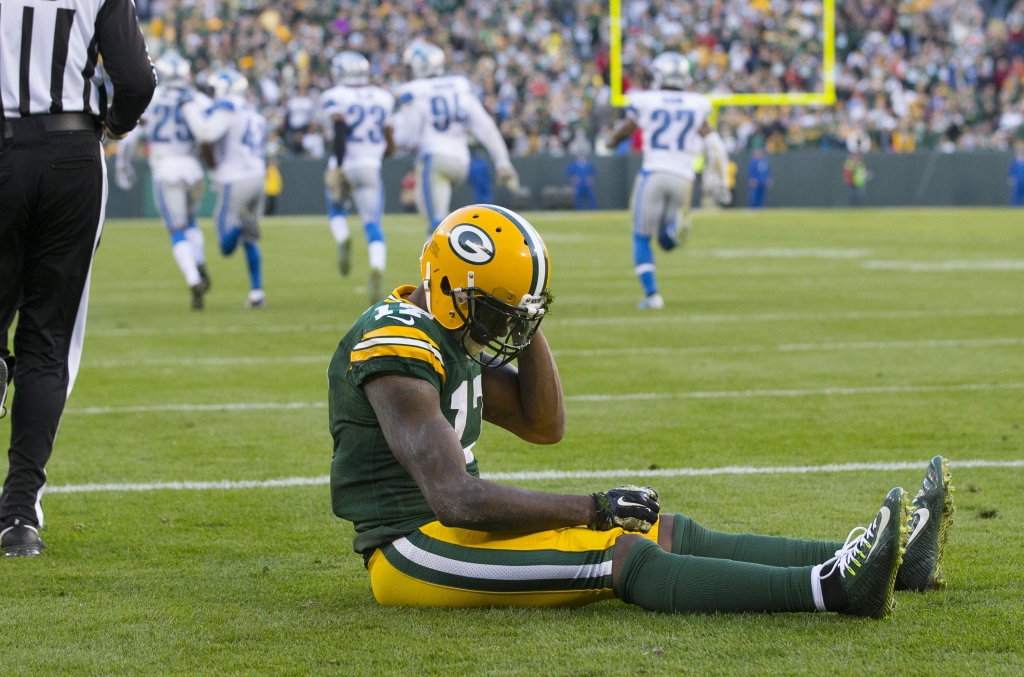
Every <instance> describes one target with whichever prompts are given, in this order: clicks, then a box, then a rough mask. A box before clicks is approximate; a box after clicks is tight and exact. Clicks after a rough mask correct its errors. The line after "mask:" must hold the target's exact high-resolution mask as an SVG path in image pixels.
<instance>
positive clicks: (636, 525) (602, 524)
mask: <svg viewBox="0 0 1024 677" xmlns="http://www.w3.org/2000/svg"><path fill="white" fill-rule="evenodd" d="M591 497H592V498H593V499H594V502H595V503H597V515H596V516H595V517H594V521H593V522H591V523H590V524H588V525H587V526H588V527H589V528H591V529H595V530H597V531H608V530H609V529H614V528H616V527H619V528H621V529H625V530H626V531H639V532H640V533H642V534H646V533H647V532H649V531H650V530H651V527H653V526H654V523H655V522H657V521H658V511H660V510H661V506H660V505H659V504H658V492H657V491H655V490H654V488H653V487H637V486H634V485H632V484H627V485H625V486H621V487H615V488H614V489H611V490H609V491H606V492H604V493H598V494H591Z"/></svg>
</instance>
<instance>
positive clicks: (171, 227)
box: [116, 50, 212, 310]
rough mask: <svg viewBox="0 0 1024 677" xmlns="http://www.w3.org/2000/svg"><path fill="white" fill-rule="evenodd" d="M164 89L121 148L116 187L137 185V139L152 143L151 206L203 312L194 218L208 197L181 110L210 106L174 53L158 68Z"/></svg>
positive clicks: (201, 253) (203, 278)
mask: <svg viewBox="0 0 1024 677" xmlns="http://www.w3.org/2000/svg"><path fill="white" fill-rule="evenodd" d="M156 71H157V75H158V76H159V82H160V84H159V85H158V86H157V88H156V92H154V94H153V100H152V101H151V102H150V104H149V108H148V109H146V112H145V113H144V114H143V116H142V120H141V121H140V122H139V126H138V127H136V128H135V129H134V130H132V132H131V133H129V134H128V136H126V137H125V138H124V139H123V140H122V141H121V142H120V143H119V144H118V146H117V177H116V178H117V185H118V186H119V187H120V188H121V189H122V190H131V188H132V186H133V185H135V170H134V168H133V167H132V162H131V161H132V157H134V155H135V147H136V145H137V144H138V141H139V139H142V138H148V139H149V169H150V173H151V174H152V177H153V202H154V204H156V206H157V209H159V210H160V215H161V216H162V217H163V219H164V224H166V226H167V230H168V231H169V232H170V234H171V252H172V253H173V254H174V260H175V261H176V262H177V263H178V268H180V269H181V272H182V274H183V275H184V276H185V282H186V284H188V286H189V287H190V288H191V289H192V307H193V308H194V309H196V310H201V309H202V308H203V294H205V293H206V291H207V290H209V288H210V277H209V275H208V274H207V272H206V253H205V246H204V242H203V231H202V230H200V229H199V225H198V224H197V222H196V217H197V215H198V212H199V203H200V201H201V200H202V199H203V193H205V192H206V182H205V181H204V180H203V168H202V165H200V164H199V157H198V150H199V145H198V143H197V142H196V140H195V137H194V136H193V134H192V131H191V130H190V129H189V128H188V124H187V123H186V122H185V118H184V117H183V116H182V113H181V106H182V104H185V103H187V102H190V101H191V102H194V103H195V105H196V106H198V107H200V108H202V109H203V110H205V109H207V108H209V107H210V104H211V103H212V102H211V101H210V99H209V97H207V96H206V95H205V94H202V93H200V92H197V91H196V90H194V89H193V88H192V87H191V72H190V68H189V64H188V62H187V61H185V59H183V58H181V56H179V55H178V53H177V52H176V51H174V50H170V51H168V52H166V53H164V55H163V56H161V57H160V58H159V59H157V62H156Z"/></svg>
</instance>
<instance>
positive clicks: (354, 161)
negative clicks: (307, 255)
mask: <svg viewBox="0 0 1024 677" xmlns="http://www.w3.org/2000/svg"><path fill="white" fill-rule="evenodd" d="M332 71H333V74H334V79H335V82H336V83H337V85H336V86H335V87H333V88H331V89H328V90H327V91H326V92H324V93H323V95H321V97H320V101H321V105H322V106H323V113H324V117H325V118H328V119H329V120H330V124H331V125H332V127H333V129H334V155H332V156H331V157H330V159H329V160H328V163H327V173H326V174H325V175H324V184H325V185H326V187H327V217H328V220H329V223H330V226H331V234H333V235H334V240H335V242H337V243H338V267H339V268H340V270H341V274H342V275H348V273H349V270H350V268H351V264H352V239H351V238H350V237H349V229H348V212H347V211H346V209H345V202H346V200H347V199H348V198H349V197H351V198H352V200H353V201H354V202H355V205H356V209H357V210H358V211H359V218H360V220H362V222H363V232H364V233H366V242H367V245H368V249H369V255H370V279H369V282H368V283H367V286H366V289H367V292H368V293H369V296H370V303H371V304H373V303H376V302H377V301H380V300H381V299H382V298H384V268H385V266H386V264H387V247H386V245H385V244H384V231H383V230H382V229H381V216H382V215H383V214H384V184H383V183H382V182H381V178H380V164H381V158H383V157H384V156H385V155H390V154H391V152H392V151H394V141H393V139H392V128H391V114H392V113H393V112H394V109H395V97H394V96H392V95H391V92H388V91H387V90H385V89H382V88H380V87H376V86H374V85H371V84H370V62H369V61H367V60H366V57H364V56H363V55H362V54H359V53H358V52H348V51H346V52H341V53H340V54H338V55H337V56H335V57H334V60H333V62H332Z"/></svg>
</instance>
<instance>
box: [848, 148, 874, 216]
mask: <svg viewBox="0 0 1024 677" xmlns="http://www.w3.org/2000/svg"><path fill="white" fill-rule="evenodd" d="M869 178H871V175H870V173H869V172H868V168H867V165H865V164H864V160H863V159H862V158H861V156H860V153H851V154H850V157H848V158H847V159H846V162H844V163H843V182H844V183H846V185H848V186H849V187H850V206H851V207H863V206H864V203H865V202H866V201H867V197H868V179H869Z"/></svg>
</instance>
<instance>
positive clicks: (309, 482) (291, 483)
mask: <svg viewBox="0 0 1024 677" xmlns="http://www.w3.org/2000/svg"><path fill="white" fill-rule="evenodd" d="M926 465H927V461H916V462H897V463H843V464H831V465H784V466H764V467H758V466H724V467H720V468H657V469H654V470H625V469H624V470H537V471H522V472H493V473H481V477H483V478H484V479H488V480H506V481H508V480H513V481H515V480H520V481H522V480H571V479H606V478H619V477H623V478H627V477H707V476H711V475H802V474H807V473H843V472H869V471H895V470H922V469H924V467H925V466H926ZM949 465H950V467H951V468H1024V460H1018V461H983V460H973V461H950V463H949ZM330 481H331V478H330V476H328V475H321V476H319V477H283V478H281V479H276V480H222V481H219V482H135V483H124V484H119V483H109V484H65V485H60V486H53V487H47V488H46V493H47V494H81V493H95V492H113V491H157V490H171V491H182V490H193V491H205V490H210V489H222V490H223V489H270V488H278V487H308V486H323V485H326V484H330Z"/></svg>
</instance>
